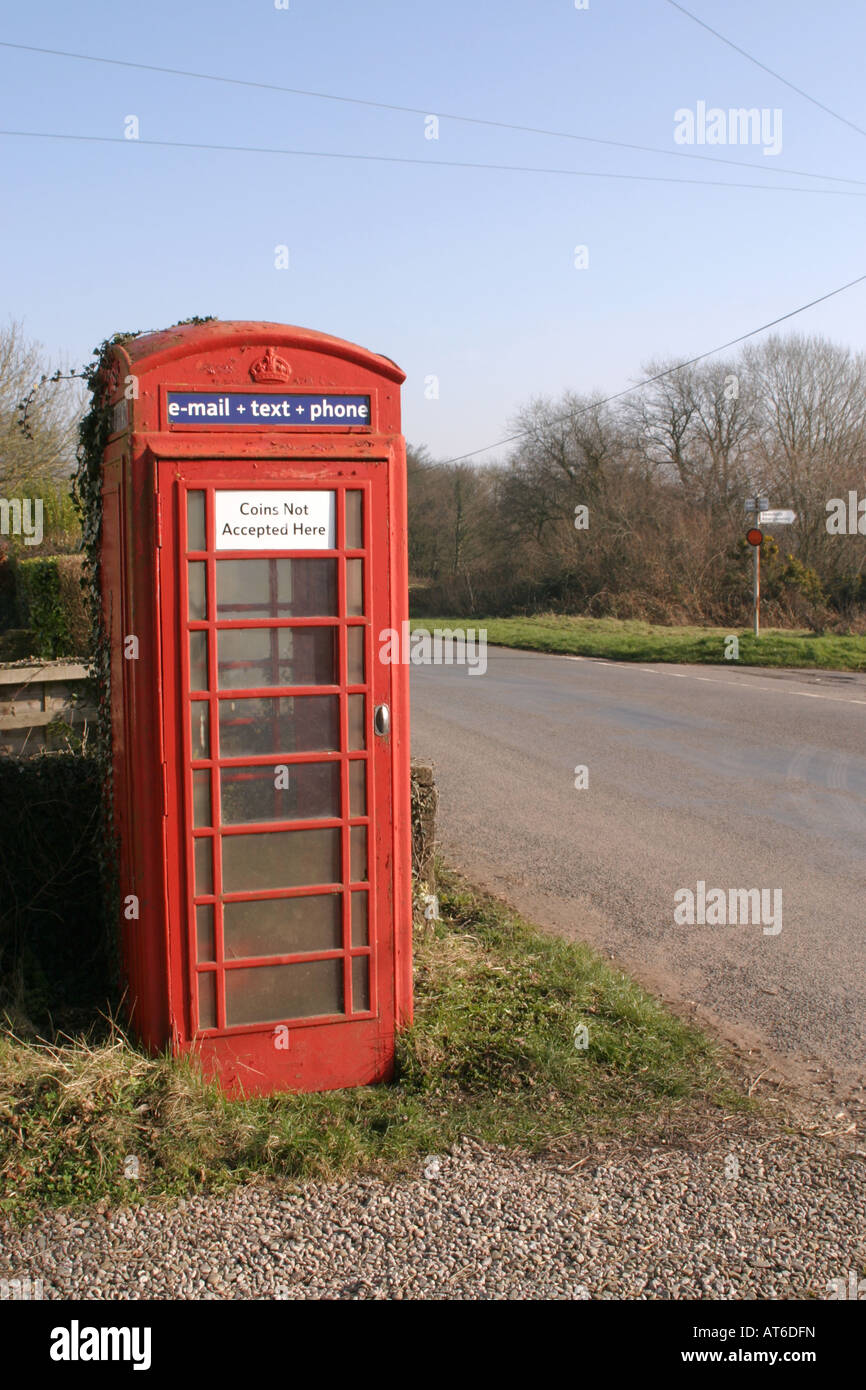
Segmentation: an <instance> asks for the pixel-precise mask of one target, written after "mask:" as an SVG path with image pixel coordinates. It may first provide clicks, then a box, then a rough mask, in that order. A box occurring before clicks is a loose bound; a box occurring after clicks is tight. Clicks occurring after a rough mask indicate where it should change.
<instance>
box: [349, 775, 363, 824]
mask: <svg viewBox="0 0 866 1390" xmlns="http://www.w3.org/2000/svg"><path fill="white" fill-rule="evenodd" d="M366 814H367V764H366V762H352V763H349V815H350V816H366Z"/></svg>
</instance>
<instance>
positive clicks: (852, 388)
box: [409, 335, 866, 631]
mask: <svg viewBox="0 0 866 1390" xmlns="http://www.w3.org/2000/svg"><path fill="white" fill-rule="evenodd" d="M674 366H675V363H672V362H663V361H659V362H650V363H649V364H647V366H646V367H645V369H644V377H645V378H649V379H652V378H656V379H655V380H651V381H650V384H648V385H646V386H645V387H643V388H642V389H640V390H638V391H635V392H634V393H633V394H630V395H628V396H625V397H623V398H621V399H620V400H617V401H613V402H610V403H607V404H605V403H604V402H603V401H602V400H601V399H600V398H599V396H597V395H596V396H593V395H581V394H579V393H572V392H569V393H567V394H565V395H564V396H562V397H561V398H560V399H556V400H554V399H549V398H539V399H536V400H533V401H531V402H529V403H528V404H527V405H526V406H524V407H523V408H522V409H521V410H520V412H519V413H518V415H517V416H516V418H515V419H514V420H512V421H511V422H510V425H509V433H519V435H520V438H519V440H518V441H517V442H516V443H515V445H514V446H513V447H512V449H511V450H510V452H509V453H508V454H507V455H506V456H505V457H504V458H502V459H499V460H497V461H495V462H493V463H490V464H488V465H484V466H477V465H476V464H473V463H470V462H462V463H460V462H458V463H449V464H440V463H437V462H436V461H435V460H434V459H432V458H431V457H430V455H429V453H428V452H427V450H426V449H423V448H412V449H410V450H409V560H410V573H411V576H412V593H411V598H412V607H413V611H414V612H415V613H417V614H419V615H423V614H431V615H432V614H434V613H435V614H440V615H443V616H444V615H448V616H455V617H456V616H459V615H477V616H482V615H489V616H497V615H503V614H508V613H531V612H537V611H553V612H561V613H579V614H589V615H593V616H613V617H618V618H638V619H644V620H647V621H651V622H663V623H719V624H724V623H745V622H747V621H748V617H749V613H750V605H751V565H750V563H749V560H750V548H749V546H748V544H747V542H746V540H745V532H746V530H747V527H748V524H749V522H748V521H747V518H746V513H745V510H744V507H745V500H746V498H747V497H748V496H755V495H759V494H765V495H766V496H768V497H769V499H770V506H771V507H774V508H791V509H793V510H794V511H795V512H796V513H797V520H796V522H795V523H794V524H793V525H791V526H779V527H773V526H770V525H767V526H765V527H764V528H763V529H764V542H763V546H762V568H763V584H762V588H763V597H764V604H765V607H764V612H765V617H766V619H767V621H769V622H775V623H777V624H779V625H782V626H784V625H795V626H808V627H811V628H813V629H814V630H816V631H819V630H823V629H826V628H830V629H838V630H854V631H866V573H864V570H866V540H864V537H866V516H864V517H862V534H861V532H860V531H856V532H855V533H854V534H847V533H844V534H840V533H839V527H838V526H837V527H836V529H835V530H833V531H831V530H828V517H829V515H830V513H828V503H830V502H831V500H832V499H834V498H837V499H838V498H843V499H845V500H846V506H847V503H848V499H849V494H850V493H851V492H852V491H854V492H856V493H857V497H858V499H859V500H863V501H864V506H863V511H864V512H866V500H864V499H866V466H864V465H866V355H863V354H856V353H853V352H851V351H849V350H848V349H846V348H844V347H840V346H838V345H836V344H834V343H832V342H830V341H828V340H827V339H825V338H821V337H803V336H799V335H791V336H785V337H780V336H774V337H771V338H768V339H766V340H765V341H763V342H762V343H761V344H760V345H749V346H746V347H744V348H743V349H742V350H741V351H740V352H739V353H738V354H737V355H736V356H733V357H731V358H729V359H727V360H725V361H719V360H714V361H707V362H703V363H697V364H695V365H692V366H687V367H683V368H680V369H678V370H672V368H673V367H674Z"/></svg>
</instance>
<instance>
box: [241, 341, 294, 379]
mask: <svg viewBox="0 0 866 1390" xmlns="http://www.w3.org/2000/svg"><path fill="white" fill-rule="evenodd" d="M291 374H292V369H291V367H290V366H289V364H288V362H287V361H286V359H285V358H284V357H279V356H278V355H277V352H276V349H275V348H273V347H267V348H265V351H264V355H263V356H262V357H260V358H259V359H258V361H257V362H254V363H253V365H252V366H251V367H250V376H251V377H252V379H253V381H255V382H256V383H258V382H263V381H276V382H280V381H288V379H289V377H290V376H291Z"/></svg>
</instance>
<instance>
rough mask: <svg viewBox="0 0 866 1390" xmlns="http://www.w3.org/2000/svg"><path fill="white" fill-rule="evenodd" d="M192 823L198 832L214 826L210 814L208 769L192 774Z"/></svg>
mask: <svg viewBox="0 0 866 1390" xmlns="http://www.w3.org/2000/svg"><path fill="white" fill-rule="evenodd" d="M192 823H193V825H194V826H195V828H196V830H199V829H201V828H202V826H206V825H212V824H213V820H212V819H211V813H210V772H209V771H207V770H206V769H201V770H199V771H198V772H194V773H193V774H192Z"/></svg>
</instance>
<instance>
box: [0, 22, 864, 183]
mask: <svg viewBox="0 0 866 1390" xmlns="http://www.w3.org/2000/svg"><path fill="white" fill-rule="evenodd" d="M0 48H14V49H18V50H20V51H21V52H25V53H42V54H45V55H48V56H50V57H54V58H73V59H75V60H76V61H78V62H83V63H102V64H104V65H107V66H109V67H119V68H136V69H138V70H139V71H141V72H156V73H161V74H162V75H163V76H168V77H191V78H194V79H196V80H197V81H199V82H222V83H225V84H227V85H228V86H231V87H252V88H254V89H256V90H257V91H263V92H281V93H283V94H284V95H288V96H298V97H311V98H313V99H315V100H316V101H336V102H342V103H344V104H347V105H350V106H367V107H370V108H372V109H374V110H379V111H397V112H400V113H401V114H403V115H409V116H428V115H430V114H433V113H432V110H431V108H429V107H428V108H427V109H426V110H425V109H424V108H423V107H420V106H399V105H397V104H396V103H394V102H387V101H373V100H371V99H367V98H364V97H349V96H344V95H341V94H339V93H336V92H317V91H311V90H309V89H307V88H304V87H283V86H280V85H278V84H277V83H274V82H254V81H252V80H251V79H250V78H243V77H221V76H219V75H218V74H216V73H210V72H192V71H190V70H188V69H186V68H167V67H160V66H158V65H157V64H155V63H136V62H133V61H132V60H131V59H127V58H102V57H98V56H95V55H93V54H90V53H70V52H68V51H67V50H65V49H61V48H38V47H36V45H34V44H27V43H9V42H8V41H6V40H0ZM435 114H436V115H437V116H438V117H439V118H440V119H441V120H447V121H459V122H462V123H463V124H466V125H479V126H487V127H489V128H492V129H495V130H513V131H518V132H520V133H521V134H524V135H543V136H546V137H550V138H553V139H557V140H580V141H583V142H585V143H587V144H591V145H607V146H609V147H611V148H613V149H621V150H631V151H638V152H639V153H642V154H661V155H667V156H669V157H671V158H674V159H697V160H699V161H701V162H702V163H711V164H731V165H733V166H734V168H735V169H760V170H762V171H764V172H766V173H771V174H794V175H796V176H797V177H798V178H809V179H821V180H823V181H825V182H831V183H853V184H864V183H866V180H863V179H849V178H845V177H844V176H843V175H842V174H817V173H812V171H811V170H809V169H788V168H784V167H781V166H779V165H761V164H753V163H750V162H749V161H748V160H742V159H726V158H725V157H724V156H723V155H711V154H698V153H697V152H695V151H692V150H669V149H665V148H664V147H663V146H661V145H637V144H633V143H631V142H629V141H627V140H611V139H606V138H604V137H603V136H599V135H578V134H577V133H576V132H575V131H568V130H547V129H545V128H543V127H541V126H529V125H515V124H513V123H512V122H509V121H494V120H490V119H486V118H484V117H482V116H464V115H459V114H457V113H456V112H453V111H437V112H436V113H435Z"/></svg>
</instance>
